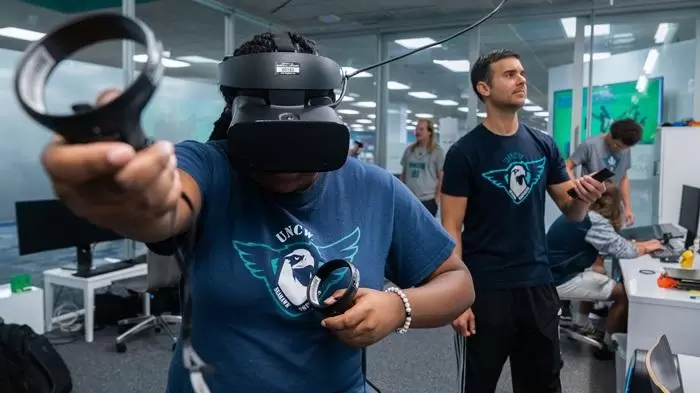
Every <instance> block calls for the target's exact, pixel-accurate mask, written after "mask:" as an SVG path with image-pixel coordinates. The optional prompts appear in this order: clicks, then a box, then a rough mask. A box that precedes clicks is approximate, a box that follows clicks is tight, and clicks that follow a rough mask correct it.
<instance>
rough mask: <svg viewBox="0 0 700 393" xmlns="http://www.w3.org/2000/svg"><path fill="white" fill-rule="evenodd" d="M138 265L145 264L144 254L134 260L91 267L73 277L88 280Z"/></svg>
mask: <svg viewBox="0 0 700 393" xmlns="http://www.w3.org/2000/svg"><path fill="white" fill-rule="evenodd" d="M140 263H146V254H143V255H139V256H137V257H136V258H134V259H126V260H123V261H120V262H111V263H105V264H102V265H99V266H93V267H92V268H91V269H90V270H88V271H87V272H75V273H74V274H73V276H75V277H82V278H89V277H95V276H99V275H100V274H106V273H111V272H116V271H117V270H122V269H128V268H130V267H132V266H134V265H138V264H140Z"/></svg>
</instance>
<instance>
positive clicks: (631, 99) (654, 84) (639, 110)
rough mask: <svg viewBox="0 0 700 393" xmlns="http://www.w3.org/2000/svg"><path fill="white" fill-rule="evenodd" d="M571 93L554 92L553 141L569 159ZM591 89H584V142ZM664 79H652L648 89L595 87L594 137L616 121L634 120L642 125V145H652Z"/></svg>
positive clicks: (625, 84) (624, 85)
mask: <svg viewBox="0 0 700 393" xmlns="http://www.w3.org/2000/svg"><path fill="white" fill-rule="evenodd" d="M572 95H573V93H572V90H560V91H556V92H554V105H553V107H554V108H553V110H552V121H553V123H552V124H553V128H552V131H553V132H552V134H553V136H554V141H555V142H556V144H557V146H558V147H559V149H560V151H561V152H562V154H563V155H564V156H567V157H568V156H569V154H570V152H569V142H570V139H571V108H572V105H571V104H572ZM587 97H588V88H587V87H584V88H583V111H582V116H581V117H582V118H581V124H583V130H582V132H581V141H583V140H584V139H585V136H586V128H587V127H586V113H587V112H588V105H587V101H588V100H587ZM662 97H663V78H654V79H649V82H648V83H647V86H646V89H644V90H642V91H641V92H640V91H638V90H637V81H633V82H621V83H612V84H609V85H603V86H593V97H592V98H593V99H592V101H593V111H592V113H591V126H592V127H591V136H594V135H599V134H602V133H605V132H607V131H608V129H609V128H610V124H612V123H613V122H614V121H615V120H619V119H626V118H631V119H634V120H636V121H637V122H638V123H639V124H641V126H642V129H643V132H642V141H641V143H653V142H654V134H655V133H656V129H657V127H658V125H659V122H660V121H661V102H662V101H661V100H662Z"/></svg>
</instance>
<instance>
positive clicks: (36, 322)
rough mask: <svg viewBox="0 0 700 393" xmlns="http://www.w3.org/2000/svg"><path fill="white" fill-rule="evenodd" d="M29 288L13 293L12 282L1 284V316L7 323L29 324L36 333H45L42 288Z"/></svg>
mask: <svg viewBox="0 0 700 393" xmlns="http://www.w3.org/2000/svg"><path fill="white" fill-rule="evenodd" d="M28 289H29V290H28V291H26V292H20V293H12V289H11V287H10V284H6V285H0V317H1V318H2V319H3V320H4V321H5V323H7V324H10V323H16V324H18V325H27V326H29V327H30V328H32V330H34V332H35V333H36V334H44V321H43V318H44V302H43V300H42V298H43V295H42V290H41V288H37V287H29V288H28Z"/></svg>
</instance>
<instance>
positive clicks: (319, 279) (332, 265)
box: [307, 259, 360, 318]
mask: <svg viewBox="0 0 700 393" xmlns="http://www.w3.org/2000/svg"><path fill="white" fill-rule="evenodd" d="M340 269H348V270H349V272H350V282H349V283H348V285H347V287H346V288H345V291H344V292H343V293H342V294H341V295H340V296H336V297H335V299H334V301H333V302H332V303H330V304H329V303H326V302H325V299H319V296H320V295H321V292H322V286H321V284H322V283H324V282H325V281H326V280H328V279H329V278H330V277H331V275H332V274H333V273H334V272H336V271H339V270H340ZM359 288H360V271H359V270H357V268H355V266H353V265H352V263H350V262H348V261H345V260H342V259H334V260H332V261H328V262H326V263H324V264H323V265H321V267H320V268H319V269H318V270H317V271H316V273H315V274H314V277H313V278H312V279H311V283H310V284H309V287H308V289H307V291H308V293H307V298H308V299H309V303H311V306H312V307H313V308H315V309H316V310H317V311H319V312H321V314H323V316H324V317H326V318H328V317H333V316H336V315H340V314H342V313H344V312H345V311H347V310H348V309H350V307H352V305H353V301H354V299H355V295H356V294H357V290H358V289H359Z"/></svg>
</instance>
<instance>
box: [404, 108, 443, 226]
mask: <svg viewBox="0 0 700 393" xmlns="http://www.w3.org/2000/svg"><path fill="white" fill-rule="evenodd" d="M444 163H445V152H444V151H443V150H442V147H440V144H438V141H437V137H436V136H435V125H434V124H433V121H432V120H430V119H420V120H418V124H417V125H416V141H415V142H414V143H412V144H410V145H409V146H408V147H406V150H405V151H404V152H403V157H401V166H402V167H403V169H402V171H401V181H402V182H404V183H406V186H408V189H409V190H411V192H413V194H414V195H415V196H416V198H418V200H420V201H421V203H423V206H425V208H426V209H428V211H429V212H430V214H432V215H433V217H434V216H435V215H436V214H437V210H438V201H439V200H440V188H441V187H442V186H441V184H442V166H443V164H444Z"/></svg>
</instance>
